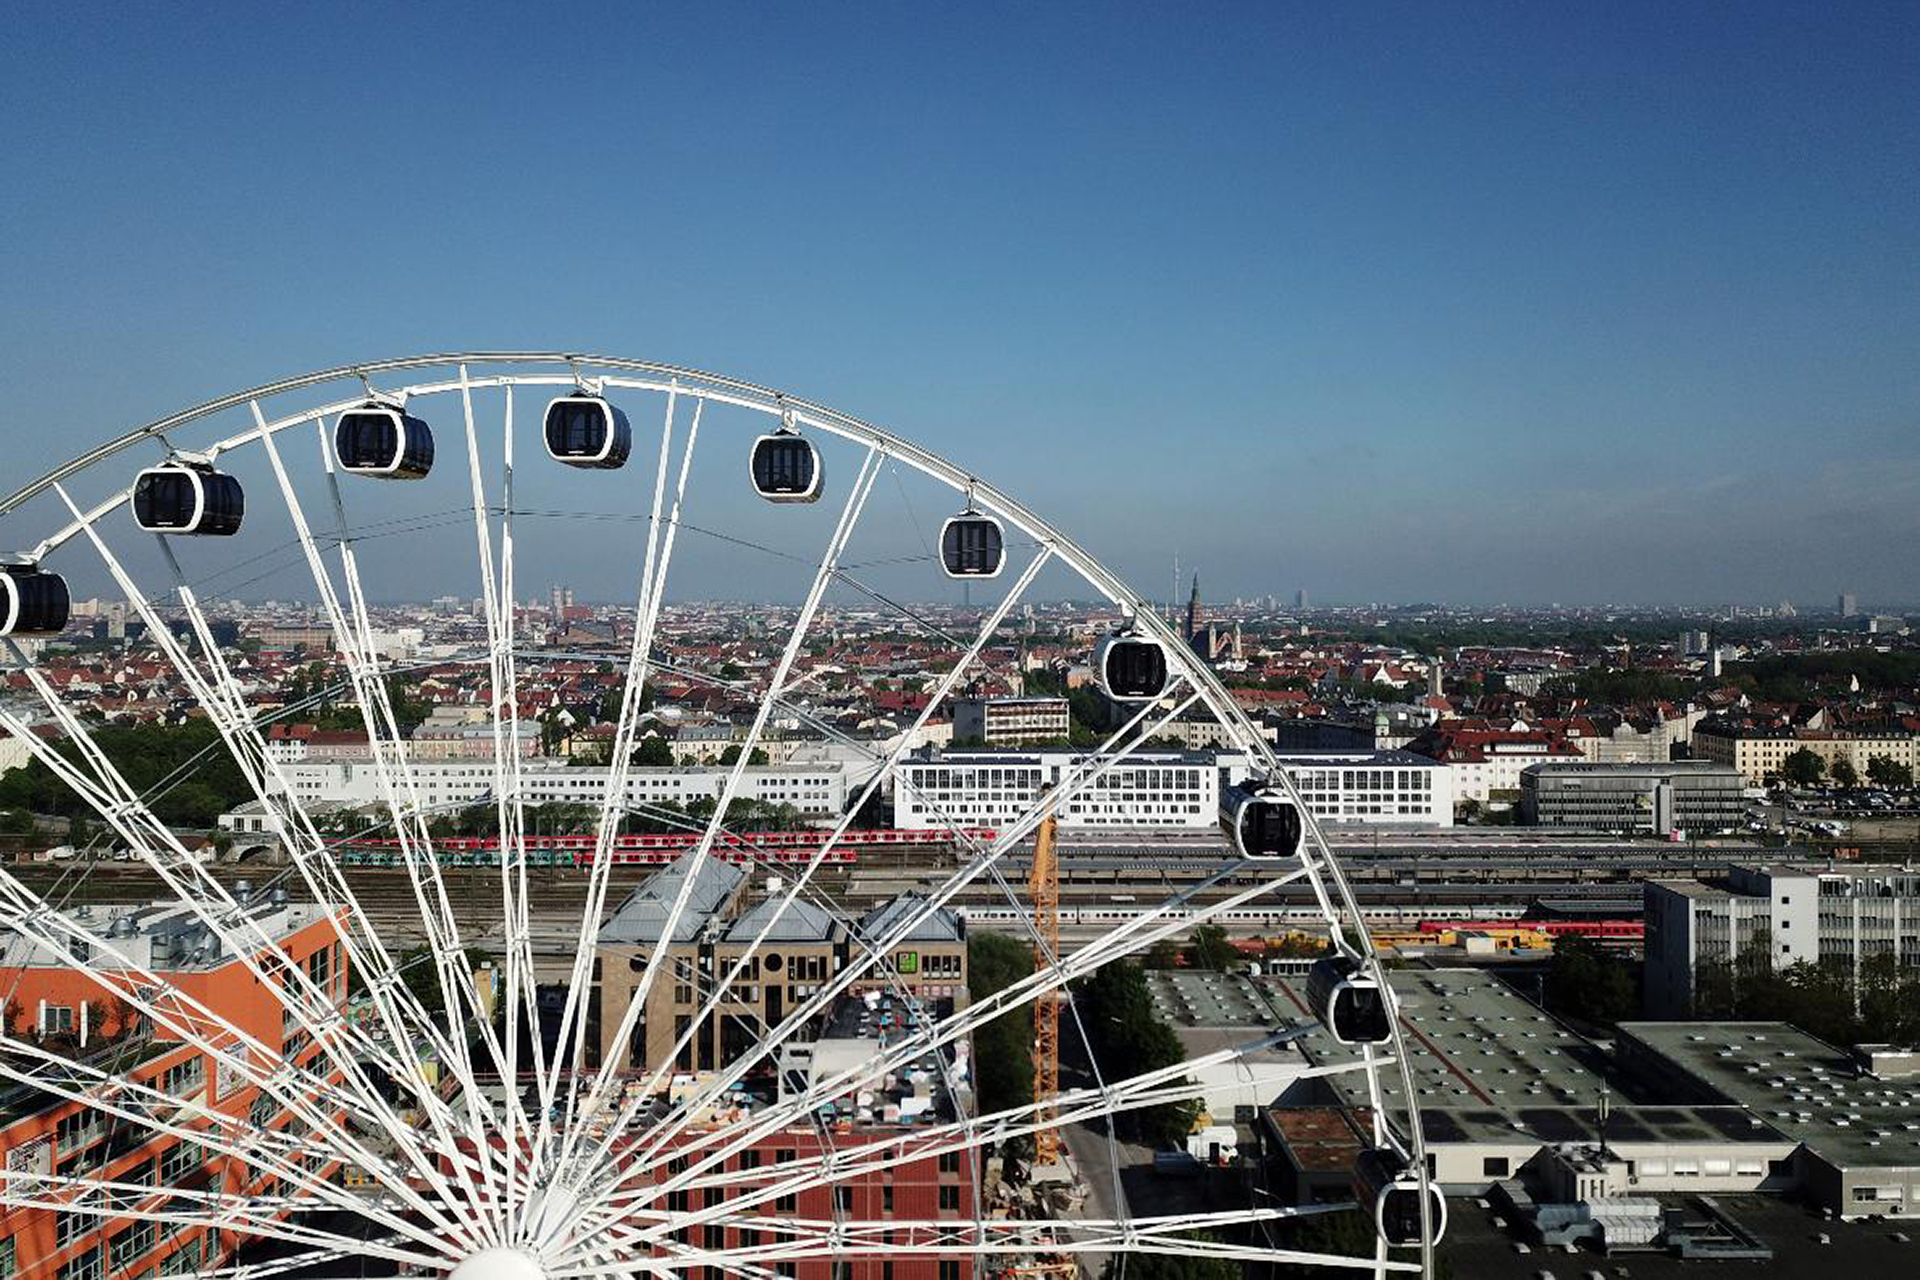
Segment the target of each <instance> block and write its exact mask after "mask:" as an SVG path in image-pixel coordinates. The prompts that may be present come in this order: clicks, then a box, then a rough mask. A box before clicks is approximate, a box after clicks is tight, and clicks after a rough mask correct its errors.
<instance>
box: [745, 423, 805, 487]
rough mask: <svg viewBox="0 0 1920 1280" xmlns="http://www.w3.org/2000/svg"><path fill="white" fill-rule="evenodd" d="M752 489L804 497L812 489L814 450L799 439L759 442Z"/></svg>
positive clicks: (755, 455)
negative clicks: (799, 494) (797, 494)
mask: <svg viewBox="0 0 1920 1280" xmlns="http://www.w3.org/2000/svg"><path fill="white" fill-rule="evenodd" d="M753 485H754V488H756V489H758V490H760V492H762V493H805V492H806V491H807V490H809V489H811V488H812V487H813V446H812V445H810V444H808V443H807V442H806V441H805V440H801V439H799V438H798V437H792V438H788V437H778V436H776V437H773V438H770V439H766V440H762V441H760V443H759V444H758V445H757V446H755V448H754V451H753Z"/></svg>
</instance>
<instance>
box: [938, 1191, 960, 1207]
mask: <svg viewBox="0 0 1920 1280" xmlns="http://www.w3.org/2000/svg"><path fill="white" fill-rule="evenodd" d="M940 1207H941V1208H942V1209H958V1208H959V1207H960V1188H958V1187H942V1188H940Z"/></svg>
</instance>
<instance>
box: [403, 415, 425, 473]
mask: <svg viewBox="0 0 1920 1280" xmlns="http://www.w3.org/2000/svg"><path fill="white" fill-rule="evenodd" d="M404 421H405V422H406V424H407V450H406V456H405V457H404V458H402V459H401V465H402V467H403V469H405V470H407V471H410V472H414V473H417V474H419V475H425V474H427V471H428V470H429V469H430V468H431V467H432V466H433V432H432V431H431V430H429V429H428V427H427V424H426V423H424V422H422V421H420V419H418V418H406V419H404Z"/></svg>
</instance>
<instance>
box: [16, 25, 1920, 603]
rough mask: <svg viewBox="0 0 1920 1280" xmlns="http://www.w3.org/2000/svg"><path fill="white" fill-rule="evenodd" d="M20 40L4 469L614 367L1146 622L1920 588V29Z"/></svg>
mask: <svg viewBox="0 0 1920 1280" xmlns="http://www.w3.org/2000/svg"><path fill="white" fill-rule="evenodd" d="M11 27H12V31H11V39H10V40H9V41H7V42H6V44H5V46H4V48H0V119H4V121H5V123H4V125H0V138H4V140H5V152H4V157H5V161H6V181H5V182H4V183H0V279H4V280H5V282H6V283H5V288H4V290H3V291H0V378H4V383H5V386H6V388H7V399H6V406H5V409H4V411H3V412H0V448H4V450H5V453H6V457H7V459H8V461H7V463H6V465H5V467H4V471H5V473H6V474H5V478H6V479H8V480H13V479H15V478H16V476H20V475H25V474H27V473H31V472H37V471H38V470H40V469H41V468H42V467H43V466H45V465H47V464H50V463H52V462H54V461H56V460H58V459H60V458H62V457H64V456H67V455H68V454H70V453H72V452H74V451H75V450H76V449H77V447H78V446H79V444H81V443H83V442H85V441H88V440H91V439H94V438H101V437H105V436H108V435H110V434H114V433H117V432H118V431H120V430H122V429H124V428H125V427H126V426H128V425H131V424H134V423H136V422H140V421H145V420H147V419H149V418H151V417H154V416H157V415H158V414H160V413H163V412H166V411H168V410H170V409H173V408H176V407H179V406H181V405H184V404H187V403H191V402H195V401H198V400H200V399H203V398H205V397H207V396H209V395H212V394H214V393H216V392H219V391H224V390H228V389H232V388H236V387H239V386H243V385H247V384H251V383H253V382H257V381H262V380H265V379H268V378H271V377H275V376H278V375H282V374H286V373H290V372H295V371H300V370H304V369H309V368H318V367H321V366H324V365H329V364H333V363H337V362H343V361H351V360H354V359H358V358H369V357H375V356H380V355H387V354H397V353H401V352H410V351H425V350H440V349H452V348H486V347H521V348H524V347H552V348H569V349H574V348H578V349H594V350H603V351H609V352H616V353H620V354H628V355H638V356H645V357H650V358H656V359H661V360H667V361H673V362H679V363H685V364H691V365H696V366H701V367H706V368H711V369H716V370H720V371H723V372H727V373H731V374H736V375H738V376H742V377H746V378H750V379H754V380H756V381H761V382H768V383H773V384H777V385H782V386H788V387H791V388H793V389H794V390H795V391H797V392H800V393H803V394H806V395H809V396H812V397H815V398H818V399H821V400H825V401H827V402H829V403H832V404H834V405H836V406H838V407H841V408H843V409H845V410H847V411H848V412H851V413H854V414H857V415H859V416H862V417H866V418H869V419H873V420H876V421H880V422H883V423H886V424H889V425H891V426H894V427H895V428H897V429H899V430H901V431H902V432H904V433H905V434H908V435H911V436H914V437H915V438H918V439H921V440H923V441H925V442H927V443H929V444H931V445H932V446H934V447H935V448H937V449H939V450H941V451H943V452H945V453H947V454H949V455H950V456H953V457H954V458H956V460H958V461H961V462H962V463H964V464H966V465H968V466H970V467H972V468H973V469H975V470H977V471H978V472H979V473H981V474H983V475H987V476H990V477H993V478H995V479H996V480H997V481H999V482H1000V483H1001V484H1002V485H1003V486H1004V487H1006V488H1008V489H1009V490H1011V491H1013V492H1015V493H1017V494H1019V495H1021V496H1023V497H1025V498H1026V499H1028V500H1029V501H1030V502H1031V503H1032V504H1033V505H1034V506H1036V507H1038V508H1039V509H1041V510H1043V511H1045V512H1047V513H1049V514H1051V515H1053V516H1054V517H1056V518H1057V519H1058V520H1059V521H1060V522H1061V523H1062V524H1064V525H1065V526H1066V527H1067V528H1069V529H1070V530H1071V531H1073V532H1074V533H1075V534H1077V535H1078V536H1079V537H1080V538H1081V540H1082V541H1083V542H1085V543H1086V544H1087V545H1089V546H1090V547H1092V548H1094V549H1095V550H1096V551H1097V552H1099V553H1101V554H1102V555H1103V557H1104V558H1106V559H1107V560H1108V561H1109V562H1110V563H1111V564H1113V565H1114V566H1115V567H1116V568H1118V569H1120V570H1121V571H1122V572H1123V573H1125V574H1127V575H1128V576H1130V577H1132V578H1133V579H1134V580H1135V581H1136V582H1138V583H1140V584H1141V585H1142V587H1143V588H1144V589H1146V590H1148V591H1149V592H1151V593H1153V594H1162V593H1164V587H1163V586H1162V584H1163V583H1165V582H1167V580H1168V577H1169V573H1170V568H1171V561H1172V558H1173V555H1174V553H1175V552H1176V551H1177V552H1178V554H1179V555H1180V558H1181V560H1182V563H1183V564H1187V565H1197V566H1199V568H1200V569H1201V571H1202V573H1203V575H1204V578H1205V582H1206V585H1207V588H1208V590H1209V593H1210V594H1219V595H1232V594H1240V593H1245V594H1252V593H1265V592H1269V591H1272V592H1276V593H1281V594H1285V595H1290V594H1291V593H1292V591H1293V590H1294V589H1296V588H1299V587H1305V588H1306V589H1307V590H1308V591H1310V592H1311V593H1312V594H1313V595H1314V597H1315V598H1316V599H1321V600H1329V601H1331V600H1368V599H1373V600H1387V599H1400V600H1408V599H1438V600H1446V601H1455V602H1479V601H1488V602H1491V601H1501V600H1509V601H1546V600H1559V601H1569V602H1572V601H1646V602H1658V601H1688V602H1701V603H1712V602H1726V601H1746V602H1762V601H1773V600H1777V599H1779V598H1782V597H1791V598H1793V599H1796V600H1798V601H1801V602H1802V603H1811V602H1823V603H1824V602H1830V601H1831V599H1832V597H1833V595H1834V593H1836V592H1837V591H1839V590H1842V589H1848V590H1853V591H1855V592H1857V593H1858V594H1859V596H1860V598H1861V601H1862V603H1863V604H1895V603H1908V602H1913V601H1915V600H1916V599H1920V590H1916V589H1915V585H1914V576H1913V565H1914V564H1915V563H1916V561H1917V560H1920V359H1916V358H1915V356H1916V352H1917V351H1920V191H1916V184H1917V183H1920V176H1917V175H1920V16H1916V10H1914V8H1913V7H1912V6H1887V7H1885V8H1875V7H1872V6H1864V5H1850V6H1844V7H1841V6H1829V5H1805V6H1780V5H1766V4H1758V5H1744V4H1743V5H1726V6H1693V5H1688V6H1675V5H1664V4H1663V5H1648V6H1644V7H1641V6H1629V5H1612V6H1603V7H1596V8H1593V9H1591V10H1589V11H1583V12H1577V13H1576V12H1571V11H1568V9H1567V7H1565V6H1544V5H1535V4H1513V5H1472V6H1457V7H1443V6H1437V5H1431V4H1420V5H1409V6H1404V7H1396V6H1386V5H1381V6H1366V7H1364V11H1362V7H1361V6H1318V7H1312V8H1309V7H1307V6H1294V5H1279V4H1267V5H1222V6H1187V5H1180V6H1175V5H1158V6H1144V5H1143V6H1132V5H1084V6H1075V5H1050V6H1031V5H1030V6H1006V7H998V6H992V5H986V4H969V5H953V6H923V5H877V4H876V5H872V6H866V7H858V8H847V7H831V8H829V7H826V6H759V7H732V6H721V5H702V6H683V7H678V8H671V9H669V8H657V9H647V8H641V7H639V6H627V5H622V6H612V7H608V8H606V9H604V10H596V9H595V8H594V7H593V6H590V5H572V6H568V7H566V8H565V9H563V10H556V11H552V12H548V11H541V13H540V14H539V16H537V17H536V16H534V15H533V13H532V12H531V11H515V10H510V9H499V10H486V9H483V8H481V7H479V6H446V7H439V6H432V5H419V6H407V7H405V9H404V10H403V9H402V8H401V7H400V6H387V5H366V6H334V7H326V6H313V7H291V6H276V7H261V6H231V7H226V8H221V7H219V6H207V7H204V8H201V9H197V10H193V11H189V10H187V9H185V8H182V7H172V6H169V7H162V6H144V7H134V6H110V7H99V8H94V9H88V8H87V7H85V6H79V5H59V6H43V7H37V8H36V7H27V8H25V9H22V10H15V11H14V13H13V15H12V21H11ZM0 523H4V522H0ZM9 536H13V535H12V534H11V533H10V534H9ZM604 560H605V563H604V564H600V563H593V562H588V563H582V564H581V565H579V566H577V572H576V575H575V577H576V580H577V581H578V582H579V583H580V584H581V585H582V588H583V589H585V590H588V591H590V592H591V591H593V589H594V588H595V587H596V586H597V585H598V584H599V583H600V582H601V581H602V579H604V581H605V583H606V585H607V590H608V592H609V593H611V592H612V591H613V590H614V589H615V588H616V586H617V584H619V583H623V582H624V581H625V580H626V579H627V578H628V577H629V576H630V569H629V568H628V566H627V563H626V560H625V559H623V558H622V557H621V556H620V555H619V554H617V553H615V552H608V553H607V554H606V555H605V557H604ZM449 572H450V570H449ZM688 590H689V591H691V592H692V593H694V594H698V592H697V591H693V589H692V587H689V588H688Z"/></svg>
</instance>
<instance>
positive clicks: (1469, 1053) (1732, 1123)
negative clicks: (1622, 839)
mask: <svg viewBox="0 0 1920 1280" xmlns="http://www.w3.org/2000/svg"><path fill="white" fill-rule="evenodd" d="M1388 981H1389V982H1391V983H1392V984H1393V990H1394V995H1395V996H1396V997H1397V998H1398V1000H1399V1003H1400V1011H1401V1016H1402V1018H1403V1019H1404V1020H1405V1026H1406V1029H1407V1031H1408V1033H1409V1035H1408V1053H1409V1058H1410V1062H1409V1064H1408V1066H1409V1069H1410V1071H1411V1073H1412V1076H1413V1081H1414V1089H1415V1091H1416V1092H1417V1094H1418V1096H1419V1106H1420V1122H1421V1126H1422V1128H1423V1129H1424V1130H1425V1133H1426V1138H1427V1141H1429V1142H1435V1143H1463V1142H1486V1143H1501V1144H1507V1145H1512V1144H1515V1143H1526V1142H1575V1141H1587V1140H1591V1139H1593V1137H1594V1136H1595V1124H1594V1116H1595V1111H1596V1108H1597V1107H1598V1104H1599V1100H1600V1092H1601V1090H1602V1088H1606V1089H1608V1090H1609V1091H1610V1093H1611V1094H1612V1097H1613V1100H1614V1103H1615V1105H1613V1106H1612V1108H1611V1111H1610V1114H1609V1116H1608V1120H1607V1138H1608V1140H1609V1141H1612V1142H1705V1141H1714V1140H1721V1141H1731V1142H1772V1143H1778V1142H1780V1141H1782V1139H1781V1136H1780V1134H1778V1133H1777V1132H1775V1131H1773V1130H1772V1129H1770V1128H1768V1127H1767V1126H1766V1125H1764V1124H1760V1125H1756V1124H1754V1123H1753V1120H1752V1118H1751V1117H1750V1116H1749V1115H1748V1114H1747V1113H1746V1112H1744V1111H1742V1110H1741V1109H1739V1108H1737V1107H1730V1106H1720V1107H1711V1106H1709V1107H1700V1106H1691V1105H1679V1104H1671V1105H1669V1104H1659V1103H1653V1104H1635V1103H1630V1102H1627V1101H1626V1100H1625V1099H1624V1098H1623V1096H1622V1090H1621V1088H1620V1086H1619V1085H1618V1084H1617V1083H1615V1081H1614V1079H1613V1077H1612V1074H1611V1067H1610V1064H1609V1063H1608V1061H1607V1055H1606V1054H1605V1053H1604V1052H1603V1051H1602V1050H1601V1049H1600V1048H1599V1047H1598V1046H1597V1045H1595V1044H1593V1043H1592V1042H1591V1041H1589V1040H1587V1039H1585V1038H1584V1037H1582V1036H1579V1035H1576V1034H1575V1033H1574V1032H1572V1031H1570V1030H1568V1029H1567V1028H1566V1027H1564V1026H1562V1025H1561V1024H1560V1023H1558V1022H1556V1021H1554V1020H1553V1018H1551V1017H1550V1016H1548V1015H1547V1014H1545V1013H1543V1012H1541V1010H1540V1009H1539V1008H1538V1007H1536V1006H1535V1005H1534V1004H1533V1002H1532V1001H1530V1000H1527V999H1526V998H1525V997H1523V996H1521V995H1520V994H1519V993H1518V992H1516V991H1515V990H1514V989H1513V988H1511V987H1509V986H1507V985H1506V984H1505V983H1503V982H1501V981H1499V980H1498V979H1497V978H1496V977H1494V976H1493V975H1491V974H1489V973H1486V972H1484V971H1482V970H1479V969H1401V970H1395V971H1392V972H1390V973H1389V974H1388ZM1261 982H1262V985H1264V986H1268V987H1270V988H1271V989H1274V990H1275V991H1277V992H1278V993H1279V995H1280V998H1281V1000H1283V1001H1284V1003H1285V1004H1286V1005H1287V1006H1289V1007H1291V1008H1292V1010H1293V1012H1294V1014H1295V1016H1296V1017H1299V1018H1305V1017H1307V1016H1308V1014H1307V1012H1306V1011H1307V1002H1306V980H1305V979H1304V978H1292V977H1285V978H1271V979H1262V980H1261ZM1298 1044H1299V1045H1300V1048H1301V1050H1302V1051H1303V1052H1304V1053H1305V1054H1306V1056H1307V1058H1308V1060H1309V1061H1311V1062H1314V1063H1322V1062H1344V1061H1351V1060H1353V1059H1354V1058H1355V1057H1356V1054H1355V1051H1354V1050H1352V1049H1348V1048H1346V1047H1344V1046H1342V1045H1339V1044H1336V1043H1334V1040H1333V1037H1332V1036H1330V1035H1329V1034H1328V1033H1327V1032H1326V1030H1325V1029H1324V1028H1322V1027H1320V1026H1318V1025H1317V1024H1316V1025H1315V1026H1314V1027H1313V1028H1312V1029H1311V1030H1309V1031H1308V1032H1307V1033H1306V1035H1304V1036H1302V1037H1301V1038H1300V1040H1299V1041H1298ZM1328 1079H1329V1082H1330V1083H1331V1084H1332V1085H1333V1087H1334V1088H1335V1089H1336V1090H1337V1091H1339V1092H1340V1093H1341V1095H1342V1096H1343V1098H1344V1100H1345V1102H1346V1103H1347V1105H1349V1106H1365V1105H1367V1102H1368V1099H1367V1096H1366V1080H1365V1077H1364V1076H1362V1075H1361V1074H1360V1073H1359V1072H1350V1073H1344V1074H1340V1075H1335V1076H1331V1077H1329V1078H1328ZM1380 1090H1381V1096H1382V1099H1383V1101H1384V1102H1385V1103H1386V1105H1387V1106H1388V1108H1389V1109H1390V1110H1394V1111H1398V1110H1401V1109H1403V1108H1404V1107H1405V1105H1406V1094H1405V1090H1404V1089H1403V1088H1402V1086H1401V1082H1400V1073H1399V1071H1398V1070H1397V1069H1394V1068H1389V1069H1387V1070H1385V1071H1382V1072H1381V1073H1380Z"/></svg>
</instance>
